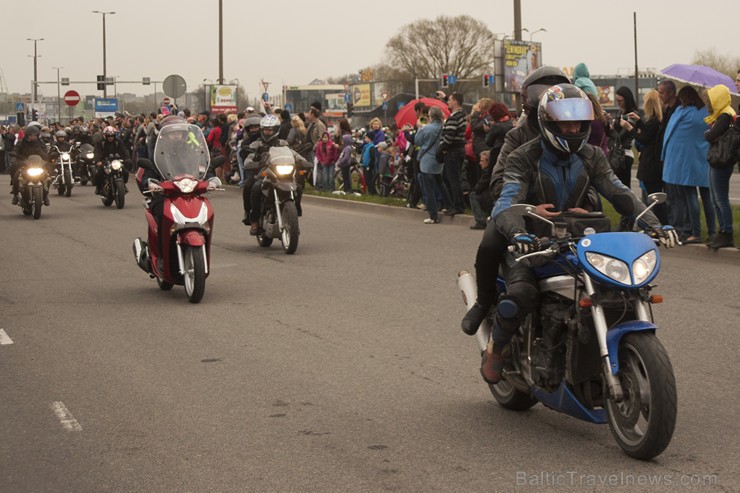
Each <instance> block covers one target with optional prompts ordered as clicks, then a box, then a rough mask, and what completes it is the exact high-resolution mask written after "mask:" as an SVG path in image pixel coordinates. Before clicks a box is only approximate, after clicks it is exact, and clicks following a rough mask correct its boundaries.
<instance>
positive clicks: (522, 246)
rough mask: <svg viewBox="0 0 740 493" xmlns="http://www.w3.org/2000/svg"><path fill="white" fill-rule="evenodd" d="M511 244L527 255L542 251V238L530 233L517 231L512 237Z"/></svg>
mask: <svg viewBox="0 0 740 493" xmlns="http://www.w3.org/2000/svg"><path fill="white" fill-rule="evenodd" d="M511 244H512V245H513V246H514V250H515V251H516V252H517V253H520V254H522V255H526V254H528V253H533V252H538V251H540V247H541V245H540V239H539V238H537V237H536V236H535V235H533V234H530V233H517V234H515V235H514V236H513V237H512V238H511Z"/></svg>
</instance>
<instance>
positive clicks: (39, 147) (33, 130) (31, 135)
mask: <svg viewBox="0 0 740 493" xmlns="http://www.w3.org/2000/svg"><path fill="white" fill-rule="evenodd" d="M40 135H41V127H40V126H38V125H29V126H27V127H26V130H25V132H24V134H23V138H22V139H21V140H20V142H18V143H17V144H16V145H15V148H14V149H13V155H14V157H15V160H14V161H13V163H12V164H11V165H10V168H9V169H8V173H10V187H11V191H10V193H11V194H12V195H13V205H16V204H17V203H18V186H19V183H18V177H19V175H20V172H21V167H22V166H23V163H24V162H25V161H26V159H28V158H29V157H30V156H34V155H36V156H40V157H41V159H43V160H44V167H45V168H46V171H47V172H50V171H51V170H50V169H49V153H48V152H47V150H46V144H44V143H43V142H42V141H41V140H40V139H39V136H40ZM44 205H49V191H48V190H47V189H46V187H44Z"/></svg>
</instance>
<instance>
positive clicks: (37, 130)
mask: <svg viewBox="0 0 740 493" xmlns="http://www.w3.org/2000/svg"><path fill="white" fill-rule="evenodd" d="M34 135H35V136H37V137H38V136H39V135H41V127H39V126H38V125H30V126H28V127H26V131H25V132H23V137H24V138H25V137H32V136H34Z"/></svg>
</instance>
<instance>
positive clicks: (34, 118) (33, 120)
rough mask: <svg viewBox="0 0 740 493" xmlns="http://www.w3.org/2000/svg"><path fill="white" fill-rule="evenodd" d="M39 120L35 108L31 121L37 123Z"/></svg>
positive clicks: (32, 111)
mask: <svg viewBox="0 0 740 493" xmlns="http://www.w3.org/2000/svg"><path fill="white" fill-rule="evenodd" d="M38 119H39V112H38V110H36V109H35V108H34V109H32V110H31V121H32V122H35V121H38Z"/></svg>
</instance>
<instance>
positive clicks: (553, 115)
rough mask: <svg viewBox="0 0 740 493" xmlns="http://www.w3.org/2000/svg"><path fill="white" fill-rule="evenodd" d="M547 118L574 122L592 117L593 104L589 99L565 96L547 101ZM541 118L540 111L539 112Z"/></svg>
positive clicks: (591, 118)
mask: <svg viewBox="0 0 740 493" xmlns="http://www.w3.org/2000/svg"><path fill="white" fill-rule="evenodd" d="M546 111H547V118H546V119H547V120H549V121H555V122H574V121H584V120H593V119H594V105H593V104H592V103H591V100H590V99H583V98H565V99H558V100H555V101H549V102H548V103H547V105H546ZM540 115H541V116H540V117H541V118H542V113H540Z"/></svg>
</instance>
